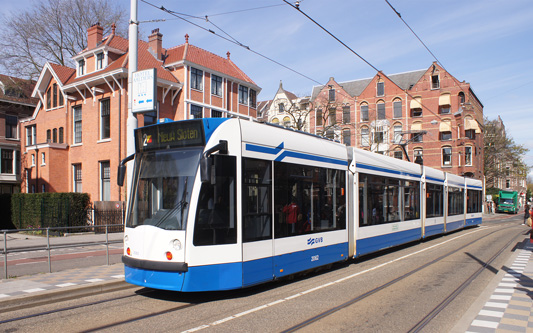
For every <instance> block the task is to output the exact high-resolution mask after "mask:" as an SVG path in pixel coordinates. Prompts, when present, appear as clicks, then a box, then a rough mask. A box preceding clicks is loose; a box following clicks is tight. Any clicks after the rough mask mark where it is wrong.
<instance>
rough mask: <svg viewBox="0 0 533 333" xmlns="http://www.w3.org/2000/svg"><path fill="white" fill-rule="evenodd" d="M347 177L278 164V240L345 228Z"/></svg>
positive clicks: (275, 209) (337, 173)
mask: <svg viewBox="0 0 533 333" xmlns="http://www.w3.org/2000/svg"><path fill="white" fill-rule="evenodd" d="M345 179H346V178H345V173H344V172H343V171H340V170H333V169H325V168H317V167H311V166H304V165H296V164H288V163H281V162H275V164H274V198H275V199H274V221H275V225H274V231H275V237H276V238H283V237H289V236H295V235H303V234H310V233H315V232H323V231H331V230H341V229H345V228H346V195H345Z"/></svg>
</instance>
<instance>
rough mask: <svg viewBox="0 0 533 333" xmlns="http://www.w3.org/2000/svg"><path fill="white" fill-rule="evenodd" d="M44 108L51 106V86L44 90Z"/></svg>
mask: <svg viewBox="0 0 533 333" xmlns="http://www.w3.org/2000/svg"><path fill="white" fill-rule="evenodd" d="M46 108H47V109H51V108H52V87H50V88H48V90H47V91H46Z"/></svg>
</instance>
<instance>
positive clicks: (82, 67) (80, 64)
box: [78, 59, 85, 76]
mask: <svg viewBox="0 0 533 333" xmlns="http://www.w3.org/2000/svg"><path fill="white" fill-rule="evenodd" d="M83 74H85V59H81V60H79V61H78V76H82V75H83Z"/></svg>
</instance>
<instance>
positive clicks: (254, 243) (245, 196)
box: [242, 158, 274, 286]
mask: <svg viewBox="0 0 533 333" xmlns="http://www.w3.org/2000/svg"><path fill="white" fill-rule="evenodd" d="M242 170H243V172H242V184H243V191H242V206H243V215H242V217H243V222H242V228H243V230H242V238H243V244H242V248H243V286H250V285H254V284H258V283H262V282H266V281H269V280H272V279H273V277H274V274H273V259H272V255H273V240H272V161H265V160H258V159H252V158H243V163H242Z"/></svg>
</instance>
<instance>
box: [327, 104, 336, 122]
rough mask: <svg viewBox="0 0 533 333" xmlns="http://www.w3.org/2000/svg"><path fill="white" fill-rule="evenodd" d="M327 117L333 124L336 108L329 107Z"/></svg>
mask: <svg viewBox="0 0 533 333" xmlns="http://www.w3.org/2000/svg"><path fill="white" fill-rule="evenodd" d="M328 118H329V124H330V125H335V124H336V123H337V109H335V108H331V109H329V114H328Z"/></svg>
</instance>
